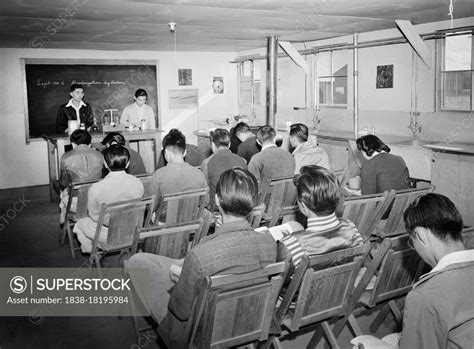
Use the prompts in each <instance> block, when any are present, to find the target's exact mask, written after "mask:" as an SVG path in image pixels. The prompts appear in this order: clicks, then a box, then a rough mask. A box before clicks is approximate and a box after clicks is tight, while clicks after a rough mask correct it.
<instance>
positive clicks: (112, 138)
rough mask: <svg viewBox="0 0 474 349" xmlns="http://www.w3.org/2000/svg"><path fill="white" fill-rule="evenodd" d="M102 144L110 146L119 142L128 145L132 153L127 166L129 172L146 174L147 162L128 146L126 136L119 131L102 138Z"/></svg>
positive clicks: (124, 145)
mask: <svg viewBox="0 0 474 349" xmlns="http://www.w3.org/2000/svg"><path fill="white" fill-rule="evenodd" d="M102 144H104V145H105V146H106V147H107V148H108V147H110V146H111V145H112V144H118V145H121V146H123V147H126V148H127V150H128V152H129V154H130V165H129V166H128V168H127V173H130V174H131V175H134V176H136V175H141V174H146V169H145V164H144V163H143V159H142V157H141V156H140V154H138V153H137V152H136V151H135V150H133V149H131V148H129V147H127V146H126V141H125V137H124V136H123V135H122V134H121V133H119V132H110V133H107V135H106V136H105V137H104V139H103V140H102Z"/></svg>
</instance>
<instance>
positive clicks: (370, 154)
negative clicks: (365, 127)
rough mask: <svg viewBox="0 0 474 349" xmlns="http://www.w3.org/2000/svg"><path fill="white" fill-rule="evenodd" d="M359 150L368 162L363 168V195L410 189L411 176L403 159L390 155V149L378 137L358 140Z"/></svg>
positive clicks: (367, 136) (365, 137)
mask: <svg viewBox="0 0 474 349" xmlns="http://www.w3.org/2000/svg"><path fill="white" fill-rule="evenodd" d="M356 142H357V149H359V150H360V151H361V152H362V155H363V156H364V158H365V159H367V160H368V161H366V162H364V163H363V164H362V168H361V174H360V177H361V191H362V195H368V194H376V193H383V192H384V191H386V190H392V189H395V190H400V189H408V188H409V187H410V185H409V179H410V175H409V173H408V168H407V165H406V164H405V161H404V160H403V158H401V157H400V156H397V155H392V154H389V153H390V148H389V147H388V146H387V145H386V144H385V143H384V142H382V141H381V140H380V138H378V137H377V136H374V135H366V136H362V137H360V138H358V139H357V141H356Z"/></svg>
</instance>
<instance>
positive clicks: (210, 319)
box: [158, 262, 286, 348]
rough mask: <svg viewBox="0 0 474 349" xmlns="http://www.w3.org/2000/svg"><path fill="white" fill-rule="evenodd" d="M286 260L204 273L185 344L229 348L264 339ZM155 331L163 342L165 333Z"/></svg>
mask: <svg viewBox="0 0 474 349" xmlns="http://www.w3.org/2000/svg"><path fill="white" fill-rule="evenodd" d="M285 268H286V263H284V262H279V263H274V264H270V265H267V266H266V267H264V268H263V269H260V270H257V271H254V272H251V273H246V274H237V275H217V276H211V277H206V279H205V283H204V286H203V287H202V288H201V289H200V293H199V296H198V298H197V300H196V309H197V316H196V319H195V321H194V323H193V330H192V335H191V337H190V340H189V345H188V348H229V347H234V346H241V345H244V344H249V343H252V344H253V343H255V342H261V341H265V340H266V339H267V338H268V335H269V331H270V325H271V323H272V317H273V311H274V308H275V303H276V300H277V298H278V294H279V292H280V289H281V286H282V284H283V278H282V274H283V273H284V271H285ZM158 333H159V334H160V336H161V337H162V338H163V339H164V340H165V342H166V334H161V333H160V329H159V328H158Z"/></svg>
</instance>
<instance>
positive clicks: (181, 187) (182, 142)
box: [150, 128, 208, 222]
mask: <svg viewBox="0 0 474 349" xmlns="http://www.w3.org/2000/svg"><path fill="white" fill-rule="evenodd" d="M163 153H164V157H165V159H166V161H167V165H166V166H164V167H161V168H159V169H158V170H156V171H155V173H154V174H153V179H152V183H151V193H150V194H152V195H156V198H157V200H156V201H157V204H156V212H157V218H158V219H159V220H160V221H161V222H164V221H165V220H166V206H165V205H164V204H162V197H163V195H165V194H174V193H179V192H182V191H187V190H193V189H201V188H207V186H208V185H207V181H206V178H205V177H204V175H203V173H202V172H201V171H200V170H199V169H197V168H196V167H193V166H191V165H190V164H188V163H187V162H185V161H184V157H185V156H186V137H185V136H184V134H183V133H182V132H181V131H179V130H178V129H175V128H174V129H171V130H170V132H169V133H168V134H167V135H166V136H165V137H163Z"/></svg>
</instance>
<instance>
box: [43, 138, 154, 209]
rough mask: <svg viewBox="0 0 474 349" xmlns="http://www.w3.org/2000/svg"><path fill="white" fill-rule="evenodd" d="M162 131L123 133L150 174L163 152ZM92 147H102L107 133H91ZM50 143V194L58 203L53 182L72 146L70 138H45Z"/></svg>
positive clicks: (57, 177) (53, 200)
mask: <svg viewBox="0 0 474 349" xmlns="http://www.w3.org/2000/svg"><path fill="white" fill-rule="evenodd" d="M162 132H163V131H162V130H149V131H131V132H122V134H123V136H124V137H125V139H126V140H127V142H128V143H129V146H130V147H131V148H133V149H134V150H136V151H137V152H138V153H140V155H141V156H142V158H143V162H144V163H145V168H146V170H147V172H148V173H153V172H154V171H155V169H156V164H157V163H158V159H159V157H160V151H161V133H162ZM91 135H92V145H94V144H97V147H98V148H100V147H101V142H102V140H103V139H104V137H105V135H106V134H105V133H102V132H101V133H91ZM43 138H44V139H45V140H46V141H47V143H48V166H49V187H50V188H49V193H50V199H51V202H57V201H58V200H59V196H58V194H57V193H56V191H55V190H54V189H53V181H54V180H58V179H59V160H60V159H61V156H62V155H63V154H64V153H65V152H66V150H65V147H66V146H67V145H70V144H71V142H70V140H69V136H66V135H53V136H43Z"/></svg>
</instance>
